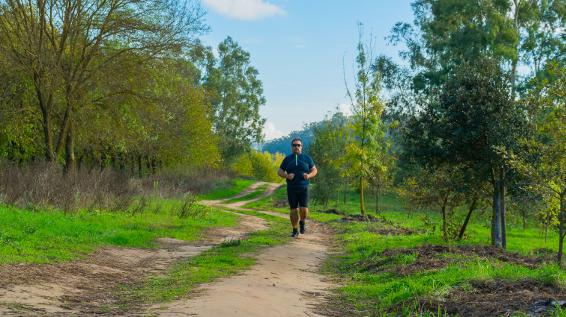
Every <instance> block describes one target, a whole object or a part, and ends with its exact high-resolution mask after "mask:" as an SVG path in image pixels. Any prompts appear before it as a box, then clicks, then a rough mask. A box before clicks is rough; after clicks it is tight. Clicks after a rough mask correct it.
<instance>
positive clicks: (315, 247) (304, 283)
mask: <svg viewBox="0 0 566 317" xmlns="http://www.w3.org/2000/svg"><path fill="white" fill-rule="evenodd" d="M278 186H279V184H273V185H270V186H269V187H268V190H267V191H266V192H267V193H268V194H264V195H265V196H267V195H269V194H271V193H272V192H273V191H274V190H275V189H276V188H277V187H278ZM258 199H259V198H258ZM245 203H248V202H245ZM245 203H240V202H238V203H233V204H229V205H225V204H222V203H221V202H220V203H218V202H216V203H212V204H213V205H216V206H224V207H229V208H231V209H235V210H238V209H240V210H241V209H242V207H241V206H243V205H244V204H245ZM254 211H256V212H261V213H265V214H269V215H272V216H276V217H282V218H287V217H288V216H287V215H284V214H281V213H276V212H272V211H258V210H254ZM289 231H290V226H289ZM330 239H331V234H330V233H329V229H328V228H327V227H325V226H323V225H321V224H318V223H315V222H311V221H307V234H305V235H301V236H300V237H299V238H297V239H295V240H293V241H292V242H290V243H288V244H284V245H280V246H276V247H273V248H268V249H265V250H264V251H262V252H261V253H260V254H259V256H258V258H257V259H258V261H257V263H256V264H255V265H254V266H253V267H252V268H251V269H250V270H248V271H246V272H244V273H242V274H241V275H237V276H232V277H229V278H226V279H222V280H218V281H216V282H213V283H209V284H204V285H201V286H200V287H199V288H198V289H197V290H196V291H195V292H193V293H192V295H191V296H190V297H189V298H185V299H180V300H178V301H175V302H172V303H169V304H164V305H156V306H154V307H152V309H151V310H150V311H149V313H150V314H156V315H159V316H211V317H212V316H214V317H216V316H223V317H227V316H247V317H254V316H257V317H260V316H261V317H264V316H323V315H322V314H320V312H318V311H315V310H316V309H317V307H319V306H320V305H321V303H323V302H325V301H326V300H327V298H328V297H329V295H330V291H329V290H330V289H331V288H333V287H334V285H333V284H332V283H331V282H330V281H329V280H328V279H327V278H325V277H324V276H323V275H321V274H319V273H318V271H319V268H320V266H321V265H322V263H323V262H324V260H325V258H326V257H327V255H328V253H329V247H330V244H331V241H330ZM325 315H326V314H325Z"/></svg>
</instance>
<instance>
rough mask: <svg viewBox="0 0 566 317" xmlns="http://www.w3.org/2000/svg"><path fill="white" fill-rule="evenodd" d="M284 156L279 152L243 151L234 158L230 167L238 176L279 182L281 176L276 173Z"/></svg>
mask: <svg viewBox="0 0 566 317" xmlns="http://www.w3.org/2000/svg"><path fill="white" fill-rule="evenodd" d="M284 158H285V157H284V155H283V154H281V153H276V154H271V153H269V152H257V151H251V152H245V153H242V154H240V156H238V157H237V158H236V159H235V160H234V162H233V163H232V164H231V169H232V171H234V172H235V173H237V174H238V175H240V176H246V177H252V178H255V179H258V180H262V181H266V182H280V181H281V178H280V177H279V176H278V175H277V170H278V169H279V165H281V162H282V161H283V159H284Z"/></svg>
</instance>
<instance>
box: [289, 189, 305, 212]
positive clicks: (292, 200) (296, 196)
mask: <svg viewBox="0 0 566 317" xmlns="http://www.w3.org/2000/svg"><path fill="white" fill-rule="evenodd" d="M287 199H288V200H289V207H291V209H297V208H298V207H305V208H306V207H308V206H309V188H308V187H298V188H292V187H287Z"/></svg>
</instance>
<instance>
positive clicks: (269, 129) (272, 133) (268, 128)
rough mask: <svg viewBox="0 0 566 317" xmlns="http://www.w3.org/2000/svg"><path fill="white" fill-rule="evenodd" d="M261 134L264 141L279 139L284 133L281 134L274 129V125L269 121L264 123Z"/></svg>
mask: <svg viewBox="0 0 566 317" xmlns="http://www.w3.org/2000/svg"><path fill="white" fill-rule="evenodd" d="M263 133H264V135H265V140H266V141H269V140H273V139H277V138H280V137H282V136H284V135H285V133H283V131H281V130H278V129H277V128H275V125H274V124H273V122H271V121H266V122H265V125H264V127H263Z"/></svg>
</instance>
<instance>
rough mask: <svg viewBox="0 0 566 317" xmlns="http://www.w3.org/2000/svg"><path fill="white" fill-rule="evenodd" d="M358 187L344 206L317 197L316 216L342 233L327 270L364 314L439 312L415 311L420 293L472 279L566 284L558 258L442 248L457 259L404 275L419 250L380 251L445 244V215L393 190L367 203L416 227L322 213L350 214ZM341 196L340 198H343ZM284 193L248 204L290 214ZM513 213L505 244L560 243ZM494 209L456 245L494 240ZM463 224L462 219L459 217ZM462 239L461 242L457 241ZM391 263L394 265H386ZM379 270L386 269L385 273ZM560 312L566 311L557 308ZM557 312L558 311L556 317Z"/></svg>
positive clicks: (437, 293)
mask: <svg viewBox="0 0 566 317" xmlns="http://www.w3.org/2000/svg"><path fill="white" fill-rule="evenodd" d="M357 197H358V196H357V194H356V193H354V192H350V193H348V194H347V197H346V202H344V201H343V200H342V199H341V200H340V201H339V203H338V206H335V205H334V204H335V203H336V202H333V203H334V204H332V205H331V206H328V207H323V206H320V205H318V206H317V205H315V204H313V205H312V206H311V213H310V218H312V219H315V220H318V221H321V222H326V223H328V224H330V225H331V226H332V227H334V229H335V232H337V233H338V234H337V236H336V239H337V242H338V243H337V244H338V245H339V246H341V249H342V252H341V253H340V254H339V255H337V256H334V257H332V258H330V259H329V260H328V262H327V263H326V268H325V271H326V272H327V273H329V274H333V275H336V276H338V278H339V279H341V280H342V281H343V284H344V286H343V287H341V288H339V289H338V297H339V298H342V299H343V300H345V301H346V303H348V305H350V306H352V307H353V308H355V309H356V310H357V311H358V312H359V313H360V315H364V316H365V315H371V316H386V315H390V314H391V315H394V316H398V315H403V316H409V315H411V316H443V313H442V311H440V312H435V313H418V314H417V313H416V312H417V311H418V300H419V299H420V298H423V297H425V298H426V297H442V296H445V295H447V294H449V293H450V291H452V290H453V289H455V288H457V287H463V288H465V287H466V285H469V283H470V282H471V281H473V280H493V279H504V280H520V279H532V280H535V281H539V282H540V283H542V284H545V285H554V286H560V287H566V271H564V270H561V269H560V268H559V267H558V266H557V265H555V264H552V263H551V264H545V265H541V266H540V267H537V268H528V267H526V266H523V265H520V264H510V263H503V262H500V261H498V260H496V259H490V258H487V259H486V258H479V257H475V256H458V255H454V254H449V253H446V254H440V255H439V256H445V257H447V258H450V259H451V261H452V262H451V263H452V264H449V265H448V266H445V267H442V268H439V269H430V270H428V271H418V272H415V273H412V274H408V275H406V276H402V275H398V274H395V273H390V272H391V271H393V272H394V268H396V267H398V266H400V265H408V264H411V263H413V262H414V261H415V260H416V254H402V255H398V256H394V257H392V256H389V257H385V256H383V257H381V256H380V255H381V253H382V252H383V251H385V250H391V249H400V248H415V247H419V246H422V245H424V244H432V245H444V244H445V243H444V241H443V240H442V239H441V237H440V223H441V219H440V215H439V213H438V212H435V211H416V210H411V209H410V206H406V205H405V204H404V203H403V202H402V201H401V200H400V199H399V198H398V197H397V196H396V195H395V194H392V193H388V194H385V195H382V197H380V200H381V201H380V209H381V212H380V213H379V214H377V213H376V212H375V211H374V210H375V204H374V203H373V202H369V201H368V203H366V206H369V207H370V208H368V210H369V211H368V214H371V215H374V216H380V217H383V218H385V219H387V220H388V221H391V222H392V223H393V225H394V226H402V227H405V228H410V229H413V230H414V231H416V233H415V234H410V235H383V234H378V233H376V231H378V230H377V229H380V228H381V229H383V228H384V227H387V226H389V225H387V224H384V223H364V222H361V223H360V222H357V223H351V222H350V223H348V222H346V223H345V222H337V221H335V220H337V219H340V218H341V216H339V215H334V214H327V213H322V212H321V211H322V210H325V209H328V208H337V209H338V210H340V211H343V212H345V213H347V214H358V213H359V211H358V210H359V200H358V198H357ZM341 198H342V197H341ZM285 202H286V192H285V188H284V187H282V188H280V189H278V190H276V191H275V193H274V195H273V196H271V197H266V198H263V199H260V200H258V201H255V202H252V203H250V204H248V205H246V206H245V207H248V208H253V209H264V210H275V211H278V212H282V213H287V212H288V208H287V206H286V205H285ZM458 212H459V213H457V214H456V217H459V218H462V217H463V213H464V211H458ZM513 220H514V219H512V218H511V219H510V223H509V224H508V229H507V236H508V238H507V244H508V246H507V249H508V250H509V251H513V252H519V253H521V254H524V255H533V254H534V253H535V252H536V250H537V249H541V248H545V249H549V250H552V251H553V252H555V251H556V249H557V246H556V244H557V234H556V233H554V232H551V233H549V237H548V241H547V242H545V241H544V234H543V231H542V229H541V228H538V227H533V226H531V227H529V228H527V229H523V228H522V226H521V225H519V222H520V221H518V219H515V220H516V221H513ZM489 221H490V213H489V211H488V212H485V213H483V214H482V213H476V214H475V215H474V216H473V218H472V220H471V223H470V225H469V227H468V230H467V235H466V239H465V240H464V241H462V242H459V243H457V244H463V245H478V244H479V245H489V243H490V226H489ZM460 223H461V222H460ZM452 243H453V244H456V243H455V242H452ZM367 263H377V264H378V265H379V269H378V270H377V271H375V270H374V271H372V270H368V269H367V266H366V265H365V264H367ZM387 269H390V270H389V272H386V271H387ZM380 270H381V272H380ZM553 314H554V315H555V316H564V312H563V311H560V310H556V311H555V312H554V313H553ZM554 315H553V316H554Z"/></svg>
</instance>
